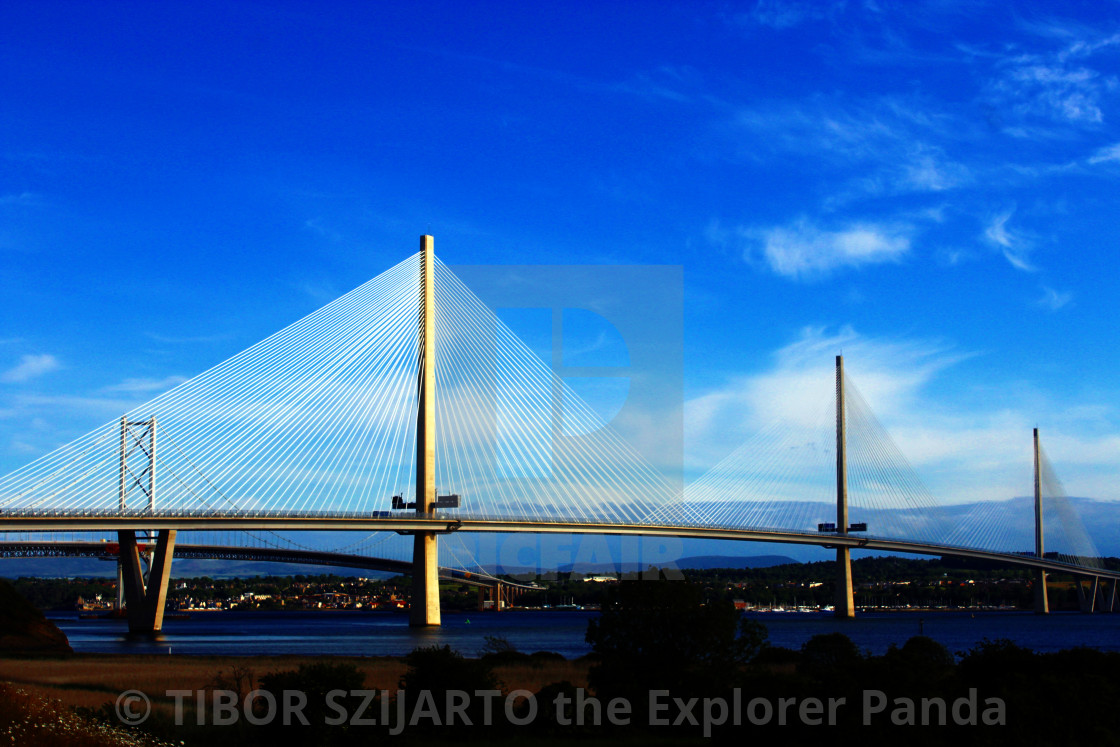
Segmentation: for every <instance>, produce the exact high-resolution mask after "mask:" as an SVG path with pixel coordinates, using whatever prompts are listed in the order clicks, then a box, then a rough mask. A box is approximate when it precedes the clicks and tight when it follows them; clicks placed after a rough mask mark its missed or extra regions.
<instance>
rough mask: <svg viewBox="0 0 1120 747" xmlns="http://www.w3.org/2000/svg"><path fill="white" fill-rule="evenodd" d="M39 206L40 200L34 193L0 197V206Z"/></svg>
mask: <svg viewBox="0 0 1120 747" xmlns="http://www.w3.org/2000/svg"><path fill="white" fill-rule="evenodd" d="M41 204H42V198H40V197H39V195H37V194H35V193H34V192H17V193H12V194H6V195H0V205H22V206H24V207H30V206H34V205H41Z"/></svg>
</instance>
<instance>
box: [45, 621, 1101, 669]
mask: <svg viewBox="0 0 1120 747" xmlns="http://www.w3.org/2000/svg"><path fill="white" fill-rule="evenodd" d="M597 615H598V613H597V612H584V611H510V612H500V613H495V612H485V613H477V614H445V615H444V617H443V626H442V627H440V628H435V629H430V630H429V629H422V630H414V629H411V628H409V627H408V617H407V615H403V614H392V613H380V612H203V613H193V614H192V615H191V617H190V619H189V620H168V621H166V622H165V623H164V636H163V640H161V641H156V642H153V641H140V642H138V641H129V640H127V638H126V633H127V625H126V624H125V622H124V621H121V620H80V619H78V616H77V614H76V613H72V614H68V613H52V614H50V615H49V617H50V618H51V619H52V620H53V621H54V622H55V624H57V625H58V626H59V627H60V628H61V629H62V630H63V632H65V633H66V635H67V637H68V638H69V639H70V645H71V646H73V647H74V650H75V651H79V652H101V653H129V652H131V653H166V652H167V650H168V648H170V649H171V652H172V653H173V654H215V655H223V654H224V655H251V654H325V655H346V656H399V655H403V654H406V653H408V652H409V651H411V650H412V649H414V648H416V647H417V646H430V645H440V646H442V645H444V644H448V645H450V646H451V647H452V648H453V649H456V650H457V651H459V652H461V653H463V654H464V655H467V656H473V655H476V654H477V653H478V651H479V650H480V649H481V648H482V647H483V646H484V645H485V637H486V636H488V635H493V636H501V637H503V638H505V639H507V640H509V641H510V643H512V644H513V645H514V646H516V647H517V648H518V649H519V650H521V651H526V652H531V651H556V652H559V653H561V654H563V655H564V656H566V657H568V658H574V657H578V656H581V655H583V654H586V653H587V652H588V651H589V650H590V647H589V646H588V645H587V643H586V642H585V641H584V634H585V633H586V631H587V622H588V620H590V619H592V618H593V617H595V616H597ZM752 617H753V618H754V619H757V620H759V621H761V622H763V623H764V624H765V625H766V627H767V629H768V630H769V632H770V642H771V643H772V644H774V645H778V646H786V647H789V648H800V647H801V645H802V644H803V643H805V641H807V640H809V638H811V637H812V636H814V635H817V634H819V633H831V632H834V631H839V632H842V633H845V634H846V635H848V636H849V637H850V638H851V639H852V640H853V641H854V642H855V643H856V645H857V646H859V647H860V648H861V649H864V650H870V651H871V652H873V653H876V654H881V653H883V652H884V651H886V649H887V647H888V646H889V645H890V644H892V643H893V644H897V645H902V644H903V643H905V642H906V641H907V640H908V639H909V638H910V637H911V636H915V635H918V634H919V632H922V633H924V634H925V635H927V636H930V637H931V638H934V639H936V640H938V641H940V642H941V643H942V644H944V645H945V646H946V647H947V648H948V649H949V650H950V651H953V652H958V651H966V650H968V649H970V648H972V647H973V646H975V645H976V644H977V643H979V642H980V641H982V640H984V639H985V638H988V639H997V638H1007V639H1010V640H1012V641H1014V642H1015V643H1018V644H1020V645H1022V646H1027V647H1029V648H1032V649H1034V650H1036V651H1058V650H1060V649H1063V648H1072V647H1074V646H1090V647H1093V648H1098V649H1101V650H1105V651H1120V615H1105V614H1096V615H1081V614H1077V613H1056V614H1052V615H1049V616H1039V615H1034V614H1032V613H1029V612H977V613H969V612H938V613H916V612H905V613H902V612H899V613H863V614H861V615H860V616H859V617H858V618H857V619H855V620H852V621H840V620H836V619H835V618H833V617H832V616H831V614H826V613H805V612H786V613H756V614H753V615H752Z"/></svg>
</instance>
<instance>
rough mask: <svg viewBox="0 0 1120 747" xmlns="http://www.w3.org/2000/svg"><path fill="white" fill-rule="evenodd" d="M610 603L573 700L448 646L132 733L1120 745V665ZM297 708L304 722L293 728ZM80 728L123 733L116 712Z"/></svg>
mask: <svg viewBox="0 0 1120 747" xmlns="http://www.w3.org/2000/svg"><path fill="white" fill-rule="evenodd" d="M605 595H606V596H605V598H604V600H603V605H604V606H603V611H602V614H601V615H600V616H599V617H598V618H597V619H595V620H593V621H592V622H591V623H590V626H589V629H588V631H587V639H588V642H589V643H590V644H591V645H592V647H593V651H594V653H593V654H592V655H591V656H590V658H589V661H588V662H586V664H587V665H588V668H587V669H586V670H585V671H587V673H588V674H587V680H586V682H580V683H578V685H577V684H574V683H573V682H572V681H570V680H568V679H557V680H550V679H549V678H548V673H549V672H550V671H562V665H563V666H569V667H570V665H569V664H568V663H567V662H564V661H563V658H562V657H560V656H559V655H558V654H549V653H543V652H537V653H532V654H530V653H526V652H520V651H517V650H515V649H514V648H513V647H511V646H510V645H509V644H508V643H507V642H506V641H504V640H502V639H500V638H491V639H489V640H488V643H487V646H486V649H485V650H484V651H482V652H479V653H480V654H481V655H480V656H478V657H477V658H468V657H464V656H462V655H461V654H460V653H458V652H456V651H453V650H451V649H449V648H447V647H442V648H440V647H432V648H419V649H416V650H414V651H413V652H412V653H410V654H409V655H408V656H407V657H405V659H404V665H405V666H404V670H403V671H404V673H403V675H401V676H400V678H399V681H398V682H397V685H398V687H397V688H395V689H373V686H372V685H370V684H369V683H367V682H366V681H365V675H364V674H363V673H362V671H360V670H359V668H358V667H356V666H355V665H354V664H352V663H348V662H345V661H332V660H330V659H326V660H322V661H319V662H312V663H304V664H302V665H300V666H299V667H294V668H289V669H276V670H273V671H269V672H267V673H262V674H260V675H256V674H254V673H253V672H252V671H249V670H247V669H238V668H234V669H232V670H228V671H222V672H217V673H215V675H214V676H213V678H212V680H211V681H210V683H209V685H208V687H207V688H206V689H205V691H203V693H202V695H201V696H199V695H198V693H197V692H192V693H190V694H188V695H186V696H178V697H176V696H173V695H164V694H162V693H153V694H152V701H153V705H154V709H153V711H152V715H151V717H150V718H147V719H146V720H144V722H143V723H142V724H141V725H139V726H137V727H135V729H134V733H135V734H136V735H137V736H140V735H143V736H145V737H150V738H153V739H156V740H160V741H166V742H172V743H176V744H178V743H183V744H185V745H205V746H206V747H222V746H223V745H236V746H237V747H252V746H253V745H268V747H282V746H283V745H350V744H355V745H357V744H371V743H379V742H382V741H388V742H393V743H397V744H414V743H422V744H427V743H431V744H436V743H445V742H459V743H477V744H486V743H493V742H504V743H511V744H512V743H517V742H528V743H538V744H559V743H569V742H573V741H578V742H580V743H581V744H608V743H617V742H624V743H628V744H643V745H644V744H681V743H685V744H688V743H694V744H711V743H735V744H743V743H745V742H746V741H748V740H783V741H789V743H792V744H803V743H807V742H809V741H810V740H818V739H827V740H832V739H842V740H843V741H844V742H845V743H846V742H847V741H849V738H850V740H851V741H852V742H855V743H860V744H865V745H877V744H887V743H890V744H897V743H905V744H909V745H926V744H929V745H933V744H945V743H950V742H951V743H955V744H957V745H972V744H975V745H1004V744H1007V745H1011V744H1015V745H1025V744H1029V745H1059V744H1062V745H1064V744H1070V743H1082V744H1094V745H1110V744H1120V709H1117V708H1116V703H1118V702H1120V654H1113V653H1103V652H1100V651H1096V650H1090V649H1073V650H1068V651H1062V652H1059V653H1054V654H1037V653H1034V652H1032V651H1030V650H1027V649H1023V648H1021V647H1018V646H1016V645H1014V644H1012V643H1010V642H1007V641H986V642H984V643H982V644H981V645H979V646H977V647H976V648H974V649H972V650H970V651H965V652H950V651H947V650H946V649H945V648H944V647H943V646H942V645H940V644H939V643H937V642H935V641H933V640H931V639H929V638H924V637H916V638H912V639H910V640H909V641H908V642H907V643H906V644H905V645H903V646H902V647H898V648H891V649H890V650H889V651H888V652H887V653H886V654H884V655H882V656H871V655H868V654H866V653H864V652H861V651H860V650H859V649H858V648H857V647H856V646H855V645H854V644H853V643H852V642H851V641H850V640H849V639H848V638H847V637H846V636H844V635H842V634H828V635H820V636H816V637H814V638H812V639H810V640H809V641H808V642H806V643H805V645H804V646H802V647H801V649H800V650H796V651H794V650H789V649H783V648H777V647H771V646H768V645H767V644H766V630H765V628H764V626H762V625H761V624H759V623H758V622H755V621H753V620H750V619H747V618H745V617H743V616H742V615H741V614H740V613H739V612H738V611H737V610H735V609H734V607H733V605H732V604H731V603H730V602H728V601H726V600H721V599H713V598H710V597H708V596H706V594H705V589H704V587H703V586H702V585H699V584H692V583H681V582H649V581H646V582H624V583H621V584H615V585H611V586H609V587H607V589H606V591H605ZM510 665H519V666H524V667H527V668H530V669H538V670H539V671H540V673H541V677H539V678H537V682H539V683H544V684H540V685H535V686H533V689H531V690H530V689H522V690H519V691H517V690H515V688H516V687H517V686H516V685H514V686H511V685H509V684H507V683H505V682H503V681H502V678H501V676H500V673H501V672H508V671H511V670H510ZM567 671H569V672H570V671H571V669H570V668H569V670H567ZM584 684H586V685H587V687H586V688H584V687H582V685H584ZM172 686H173V687H174V685H172ZM382 687H383V688H384V686H382ZM521 687H526V686H525V685H521ZM367 688H369V689H367ZM292 693H295V696H293V695H291V694H292ZM115 695H116V693H112V695H111V696H115ZM293 697H294V698H295V701H293V700H292V699H293ZM200 698H201V699H200ZM286 702H288V703H291V702H296V703H297V704H298V706H299V707H298V709H296V710H298V711H299V715H298V716H293V717H292V718H290V719H289V723H287V724H284V723H283V718H282V714H283V713H284V703H286ZM177 709H178V711H179V713H178V714H176V710H177ZM80 716H81V717H82V718H83V719H84V720H85V721H84V722H85V723H87V724H98V723H100V724H104V725H106V726H108V725H112V726H114V727H119V726H120V717H119V713H118V711H117V710H116V709H115V706H114V704H113V703H107V704H106V705H104V706H102V707H100V708H91V709H86V710H84V711H82V712H81V713H80ZM16 717H18V714H17V716H13V717H12V718H16ZM736 720H738V724H737V725H736V723H735V722H736ZM26 743H33V742H26ZM56 743H58V744H64V743H66V742H56ZM71 743H72V744H79V743H82V744H84V743H86V742H71ZM89 743H93V742H89ZM99 743H100V742H99Z"/></svg>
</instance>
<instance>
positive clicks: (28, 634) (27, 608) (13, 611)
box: [0, 579, 74, 654]
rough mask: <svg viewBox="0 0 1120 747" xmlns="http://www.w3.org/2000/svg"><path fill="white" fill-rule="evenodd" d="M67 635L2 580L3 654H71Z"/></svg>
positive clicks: (0, 647) (0, 623) (0, 646)
mask: <svg viewBox="0 0 1120 747" xmlns="http://www.w3.org/2000/svg"><path fill="white" fill-rule="evenodd" d="M73 651H74V649H72V648H70V642H69V641H68V640H66V634H65V633H63V632H62V631H61V630H59V629H58V626H56V625H55V624H54V623H52V622H51V621H50V620H48V619H47V618H46V617H44V616H43V613H42V612H40V611H39V610H37V609H35V607H33V606H32V605H31V603H30V602H28V601H27V600H26V599H24V598H23V597H21V596H20V595H19V592H17V591H16V590H15V589H13V588H12V585H11V584H9V583H8V582H7V581H4V580H3V579H0V654H69V653H73Z"/></svg>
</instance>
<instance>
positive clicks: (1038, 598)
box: [1034, 428, 1080, 615]
mask: <svg viewBox="0 0 1120 747" xmlns="http://www.w3.org/2000/svg"><path fill="white" fill-rule="evenodd" d="M1041 466H1042V465H1041V463H1040V462H1039V454H1038V428H1035V429H1034V554H1035V557H1037V558H1038V559H1039V560H1042V557H1043V541H1042V540H1043V536H1042V473H1041V471H1040V470H1041ZM1078 588H1080V586H1079V587H1078ZM1034 611H1035V614H1036V615H1049V614H1050V596H1049V594H1047V591H1046V571H1044V570H1042V569H1041V568H1039V569H1037V570H1036V571H1035V575H1034Z"/></svg>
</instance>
